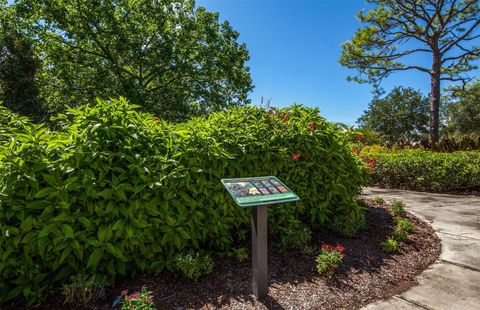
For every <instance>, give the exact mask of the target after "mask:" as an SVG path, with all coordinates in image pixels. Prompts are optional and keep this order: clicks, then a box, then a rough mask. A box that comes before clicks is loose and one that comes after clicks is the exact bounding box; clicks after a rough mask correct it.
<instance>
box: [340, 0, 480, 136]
mask: <svg viewBox="0 0 480 310" xmlns="http://www.w3.org/2000/svg"><path fill="white" fill-rule="evenodd" d="M367 1H368V2H370V3H373V4H375V5H376V7H375V8H374V9H372V10H370V11H369V12H367V13H365V12H363V11H362V12H359V14H358V18H359V19H360V21H361V22H362V23H365V24H366V26H365V27H364V28H361V29H359V30H357V32H356V33H355V35H354V36H353V39H352V40H350V41H347V42H345V43H344V44H343V45H342V55H341V57H340V63H341V64H342V65H343V66H346V67H348V68H355V69H357V70H358V75H356V76H355V77H349V79H351V80H354V81H357V82H370V83H373V84H374V85H375V86H378V85H379V84H380V83H381V81H382V79H383V78H385V77H388V76H389V75H390V74H391V73H393V72H396V71H404V70H418V71H420V72H423V73H426V74H428V75H429V77H430V85H431V91H430V129H429V131H430V142H431V144H432V145H436V143H437V142H438V139H439V134H438V128H439V111H440V87H441V81H452V82H462V83H465V82H467V81H468V80H470V79H471V78H470V77H469V76H468V74H467V73H468V71H470V70H472V69H474V68H476V67H475V66H474V65H473V63H474V61H475V60H478V58H479V57H480V47H479V46H478V45H475V43H476V41H475V40H477V39H478V38H479V37H480V34H479V33H478V30H479V28H480V27H479V25H480V8H479V4H478V0H436V1H433V0H367ZM417 54H425V55H427V57H429V56H431V60H432V62H431V66H430V67H425V66H422V65H421V64H420V63H414V62H413V59H414V58H413V56H414V55H417ZM416 59H421V58H420V57H418V58H416ZM402 60H403V61H402Z"/></svg>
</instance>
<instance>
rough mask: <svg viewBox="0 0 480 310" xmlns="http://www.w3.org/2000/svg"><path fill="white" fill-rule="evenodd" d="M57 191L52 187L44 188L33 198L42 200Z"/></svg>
mask: <svg viewBox="0 0 480 310" xmlns="http://www.w3.org/2000/svg"><path fill="white" fill-rule="evenodd" d="M56 191H57V190H56V189H55V188H53V187H45V188H42V189H41V190H39V191H38V192H36V193H35V196H34V198H42V197H45V196H47V195H50V194H52V193H55V192H56Z"/></svg>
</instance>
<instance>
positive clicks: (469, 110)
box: [447, 80, 480, 137]
mask: <svg viewBox="0 0 480 310" xmlns="http://www.w3.org/2000/svg"><path fill="white" fill-rule="evenodd" d="M451 90H452V93H451V96H450V99H449V102H448V105H447V107H448V108H447V128H448V130H449V132H451V133H453V134H454V135H470V134H474V135H476V136H477V137H480V80H477V81H476V82H472V83H469V85H468V86H467V87H465V88H461V87H455V88H452V89H451Z"/></svg>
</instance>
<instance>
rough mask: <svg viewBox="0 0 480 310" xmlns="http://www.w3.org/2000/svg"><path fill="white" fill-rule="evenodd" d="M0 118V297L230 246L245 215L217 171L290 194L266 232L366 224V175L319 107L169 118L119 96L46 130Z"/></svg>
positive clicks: (244, 229)
mask: <svg viewBox="0 0 480 310" xmlns="http://www.w3.org/2000/svg"><path fill="white" fill-rule="evenodd" d="M0 113H2V114H8V113H9V112H8V111H7V110H5V109H1V110H0ZM3 119H9V121H8V122H7V123H3V124H1V125H0V126H1V127H0V128H3V131H0V134H1V133H3V134H2V136H3V138H2V139H3V140H0V159H1V163H0V232H1V235H0V277H1V282H0V298H1V300H2V302H5V301H7V300H10V299H12V298H16V297H18V296H20V295H23V296H24V297H25V298H26V299H27V301H28V302H30V303H34V302H37V301H39V300H40V299H41V298H42V297H44V296H45V293H46V292H47V291H48V289H50V288H52V287H59V286H58V284H61V283H63V282H64V281H65V280H66V279H67V278H68V277H69V276H71V275H74V274H77V273H79V272H84V273H86V274H96V275H105V276H107V277H108V278H109V279H114V278H115V277H116V276H118V275H132V274H134V273H135V272H140V271H142V272H150V273H158V272H161V271H162V270H163V269H164V268H168V269H170V270H172V269H173V268H174V259H175V256H176V255H178V254H180V253H187V252H189V251H192V250H194V251H206V252H210V253H213V254H216V255H224V254H227V253H229V251H231V250H232V249H233V247H234V246H236V245H238V244H239V243H240V242H242V241H243V242H244V240H245V239H246V238H247V236H248V232H249V225H248V224H249V209H241V208H239V207H237V206H236V205H235V204H234V203H233V201H232V200H231V199H230V197H229V196H228V194H227V193H226V191H225V190H224V189H223V188H222V185H221V183H220V179H221V178H223V177H244V176H262V175H276V176H278V177H279V178H280V179H282V180H283V181H285V183H286V184H288V186H289V187H291V188H292V189H293V190H294V191H296V192H297V193H298V194H299V196H300V197H301V201H300V202H297V203H290V204H286V205H282V206H278V207H272V208H269V221H270V222H269V225H270V227H269V229H270V232H271V233H272V234H273V235H282V234H294V233H295V232H297V231H300V230H303V229H304V228H305V227H308V228H309V229H312V230H318V229H332V230H334V231H337V232H339V233H342V234H345V235H353V234H354V233H355V232H356V231H358V229H360V228H361V226H362V224H363V209H362V207H360V206H359V205H357V203H356V197H357V195H359V194H360V192H361V186H362V185H363V184H364V182H365V180H366V173H365V169H364V168H363V165H362V163H361V161H360V160H358V159H357V158H356V157H354V156H352V154H351V152H350V149H349V147H348V141H347V135H346V134H345V132H344V130H343V129H342V128H339V127H338V126H337V125H334V124H331V123H328V122H327V121H325V119H323V118H322V117H320V116H319V113H318V110H316V109H310V108H305V107H302V106H292V107H289V108H285V109H278V110H270V111H268V112H267V111H265V110H263V109H260V108H255V107H245V108H239V109H234V110H228V111H224V112H220V113H214V114H212V115H211V116H210V117H208V118H207V119H202V118H196V119H193V120H191V121H188V122H186V123H180V124H168V123H166V122H164V121H162V120H159V119H157V118H155V117H153V116H152V115H150V114H145V113H141V112H138V111H137V107H136V106H133V105H130V104H128V103H127V102H126V101H125V100H124V99H120V100H111V101H99V102H98V103H97V104H96V105H93V106H84V107H81V108H78V109H71V110H69V111H68V113H66V114H63V115H59V116H58V117H56V118H55V119H53V120H52V123H51V128H55V130H51V129H49V128H47V127H45V126H44V125H33V124H31V123H28V122H23V121H22V122H20V123H16V124H17V125H18V124H20V125H19V126H15V125H14V124H12V123H11V117H5V115H4V116H3V117H2V116H0V120H3ZM7 132H8V133H7ZM293 154H298V155H300V157H299V156H298V155H297V156H293V157H295V158H296V159H294V158H292V155H293Z"/></svg>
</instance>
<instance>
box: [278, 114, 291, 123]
mask: <svg viewBox="0 0 480 310" xmlns="http://www.w3.org/2000/svg"><path fill="white" fill-rule="evenodd" d="M280 118H281V119H282V121H283V122H285V123H286V122H288V120H289V119H290V118H289V117H288V114H287V113H285V112H282V114H280Z"/></svg>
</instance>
